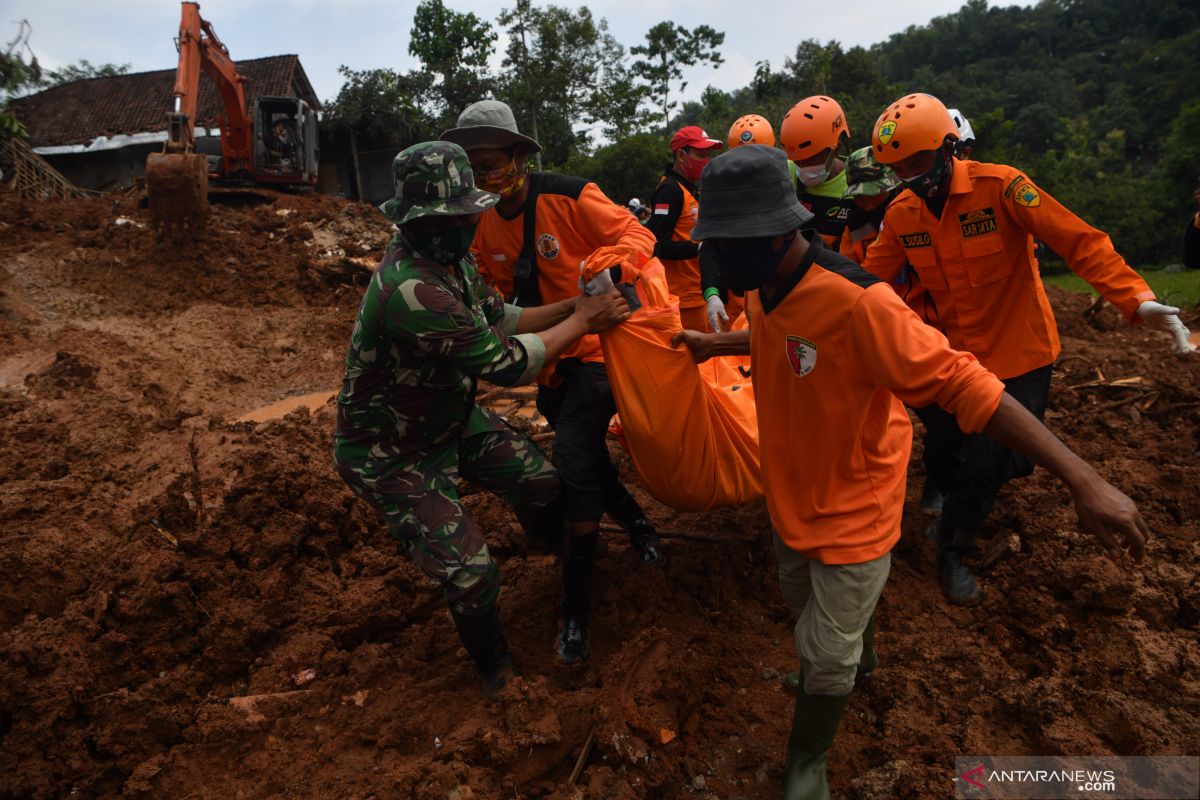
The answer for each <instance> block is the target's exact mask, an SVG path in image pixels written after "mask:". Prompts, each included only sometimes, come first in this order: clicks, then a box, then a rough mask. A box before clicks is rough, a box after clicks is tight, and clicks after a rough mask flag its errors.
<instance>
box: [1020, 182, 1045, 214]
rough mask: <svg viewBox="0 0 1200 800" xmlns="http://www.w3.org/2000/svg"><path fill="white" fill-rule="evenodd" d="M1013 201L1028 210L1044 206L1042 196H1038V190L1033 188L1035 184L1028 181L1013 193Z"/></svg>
mask: <svg viewBox="0 0 1200 800" xmlns="http://www.w3.org/2000/svg"><path fill="white" fill-rule="evenodd" d="M1013 200H1014V201H1015V202H1016V204H1017V205H1019V206H1025V207H1026V208H1037V207H1038V206H1040V205H1041V204H1042V196H1041V195H1040V194H1038V191H1037V189H1035V188H1033V184H1032V183H1029V182H1028V181H1027V182H1025V183H1022V184H1021V185H1020V186H1018V187H1017V189H1016V191H1015V192H1013Z"/></svg>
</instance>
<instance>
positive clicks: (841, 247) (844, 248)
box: [838, 227, 941, 330]
mask: <svg viewBox="0 0 1200 800" xmlns="http://www.w3.org/2000/svg"><path fill="white" fill-rule="evenodd" d="M878 236H879V231H878V230H874V231H871V232H869V233H865V234H863V235H862V236H861V238H859V239H858V240H857V241H855V240H854V235H853V232H852V231H851V230H850V228H848V227H847V228H846V230H845V231H844V232H843V233H842V240H841V241H840V242H838V252H839V253H841V254H842V255H844V256H845V257H846V258H848V259H850V260H851V261H853V262H854V263H855V264H862V263H863V262H864V261H865V260H866V258H867V250H868V248H870V246H871V242H873V241H875V239H876V237H878ZM892 288H894V289H895V290H896V294H898V295H900V299H901V300H903V301H904V304H905V305H906V306H908V307H909V308H911V309H912V310H913V313H915V314H916V315H917V316H918V317H920V318H921V320H922V321H923V322H924V323H925V324H926V325H932V326H933V327H935V328H937V329H938V330H941V320H940V319H939V318H938V310H937V303H936V301H934V299H933V297H931V296H930V294H929V292H927V291H925V287H924V286H922V285H921V279H920V278H918V277H917V273H916V271H915V270H914V269H913V268H912V267H910V266H908V265H907V264H906V265H905V266H904V267H903V268H902V269H901V270H900V272H899V274H897V276H896V278H895V280H893V281H892Z"/></svg>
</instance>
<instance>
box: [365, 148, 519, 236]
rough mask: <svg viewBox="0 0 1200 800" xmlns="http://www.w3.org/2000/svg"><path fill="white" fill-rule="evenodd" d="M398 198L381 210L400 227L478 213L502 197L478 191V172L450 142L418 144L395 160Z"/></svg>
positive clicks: (460, 149) (382, 206)
mask: <svg viewBox="0 0 1200 800" xmlns="http://www.w3.org/2000/svg"><path fill="white" fill-rule="evenodd" d="M392 176H393V177H394V178H395V181H396V196H395V197H393V198H392V199H391V200H388V201H387V202H386V203H384V204H383V205H381V206H380V207H379V210H380V211H382V212H383V215H384V216H385V217H387V218H388V219H390V220H391V221H392V222H394V223H396V224H397V225H403V224H405V223H406V222H412V221H413V220H414V219H418V218H420V217H428V216H433V215H442V216H450V215H453V214H478V213H479V212H480V211H486V210H487V209H489V208H491V207H492V206H494V205H496V203H498V202H500V196H499V195H496V194H492V193H491V192H485V191H483V190H481V189H476V188H475V173H474V172H472V171H471V162H470V161H469V160H468V159H467V153H466V151H465V150H463V149H462V148H461V147H459V146H458V145H456V144H452V143H450V142H422V143H421V144H414V145H413V146H412V147H409V148H407V149H406V150H402V151H400V153H399V154H398V155H397V156H396V157H395V158H394V159H393V160H392Z"/></svg>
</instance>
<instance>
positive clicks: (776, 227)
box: [692, 144, 813, 242]
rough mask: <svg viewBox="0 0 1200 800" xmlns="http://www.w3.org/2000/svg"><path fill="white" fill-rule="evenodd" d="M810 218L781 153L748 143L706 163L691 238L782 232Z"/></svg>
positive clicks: (740, 236)
mask: <svg viewBox="0 0 1200 800" xmlns="http://www.w3.org/2000/svg"><path fill="white" fill-rule="evenodd" d="M812 218H813V215H812V212H811V211H809V210H808V209H807V208H805V207H804V206H802V205H801V204H800V200H799V198H797V197H796V187H795V186H794V185H793V184H792V178H791V175H790V174H789V173H788V165H787V156H786V155H785V154H784V152H783V151H782V150H779V149H777V148H774V147H767V146H766V145H761V144H747V145H742V146H741V147H735V148H734V149H732V150H729V151H727V152H725V153H722V154H721V155H719V156H717V157H716V158H714V159H713V160H712V161H709V162H708V164H707V166H705V167H704V172H703V173H702V174H701V175H700V213H699V216H698V219H697V222H696V227H694V228H692V239H693V240H695V241H697V242H699V241H703V240H705V239H754V238H758V237H761V236H780V235H782V234H785V233H790V232H792V231H794V230H796V229H797V228H799V227H800V226H801V225H803V224H804V223H806V222H808V221H809V220H811V219H812Z"/></svg>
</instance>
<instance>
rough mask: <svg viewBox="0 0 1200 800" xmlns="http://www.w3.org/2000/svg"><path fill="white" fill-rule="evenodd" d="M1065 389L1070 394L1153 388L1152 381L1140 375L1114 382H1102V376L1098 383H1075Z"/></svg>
mask: <svg viewBox="0 0 1200 800" xmlns="http://www.w3.org/2000/svg"><path fill="white" fill-rule="evenodd" d="M1096 371H1097V372H1099V370H1096ZM1066 388H1067V389H1069V390H1071V391H1072V392H1074V391H1076V390H1078V389H1100V388H1113V389H1146V390H1150V389H1153V388H1154V381H1151V380H1147V379H1146V378H1143V377H1142V376H1141V375H1135V376H1133V377H1132V378H1118V379H1116V380H1115V381H1107V380H1104V378H1103V376H1102V377H1101V378H1100V380H1098V381H1088V382H1087V383H1077V384H1075V385H1074V386H1068V387H1066Z"/></svg>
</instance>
